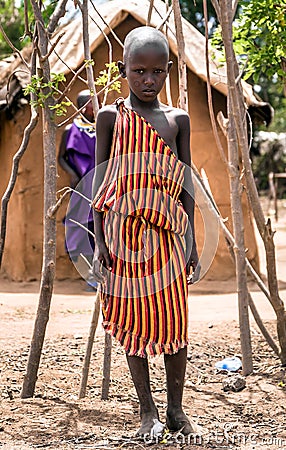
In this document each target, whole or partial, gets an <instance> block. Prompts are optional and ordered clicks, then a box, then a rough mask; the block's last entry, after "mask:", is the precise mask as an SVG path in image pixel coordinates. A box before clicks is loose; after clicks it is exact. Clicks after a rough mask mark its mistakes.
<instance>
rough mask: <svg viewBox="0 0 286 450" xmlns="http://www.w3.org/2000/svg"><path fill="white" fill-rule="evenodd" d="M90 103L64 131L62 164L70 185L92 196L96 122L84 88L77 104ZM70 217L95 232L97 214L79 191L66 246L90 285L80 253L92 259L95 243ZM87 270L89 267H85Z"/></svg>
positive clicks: (72, 200) (71, 205) (69, 213)
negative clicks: (95, 214)
mask: <svg viewBox="0 0 286 450" xmlns="http://www.w3.org/2000/svg"><path fill="white" fill-rule="evenodd" d="M84 105H86V106H85V107H84V108H83V110H82V111H81V114H79V115H78V116H77V117H76V118H75V119H74V120H73V122H72V124H71V125H69V126H68V127H67V128H66V129H65V131H64V132H63V135H62V139H61V143H60V148H59V155H58V163H59V164H60V166H61V167H62V169H64V171H65V172H67V173H68V175H69V177H70V185H71V187H72V188H74V189H76V191H78V192H81V193H82V194H84V195H85V196H86V197H87V198H91V191H92V179H93V175H94V167H95V142H96V138H95V122H94V114H93V107H92V103H91V98H90V92H89V91H88V90H84V91H81V92H79V94H78V96H77V107H78V108H79V109H80V108H82V107H83V106H84ZM70 219H73V220H76V221H77V222H79V223H82V224H83V225H84V226H86V227H88V229H89V230H90V231H91V232H93V231H94V226H93V217H92V212H91V211H90V205H89V203H88V201H83V200H82V197H81V196H80V195H78V194H77V193H73V194H72V195H71V198H70V203H69V208H68V211H67V215H66V217H65V220H64V223H65V228H66V249H67V252H68V254H69V256H70V258H71V260H72V261H73V263H74V265H75V266H76V268H77V270H78V271H79V273H80V274H81V275H82V276H83V277H84V278H87V279H88V286H91V288H92V286H93V285H94V287H95V286H96V283H94V281H93V279H92V278H93V277H92V276H91V274H89V272H88V266H87V264H86V263H85V262H84V261H81V257H80V255H84V257H85V258H86V259H88V260H90V262H91V261H92V257H93V252H94V242H93V239H90V237H89V236H90V235H89V234H87V233H86V232H85V230H84V229H83V228H81V227H80V226H79V225H78V224H76V223H74V222H72V221H71V220H70ZM83 269H85V270H83Z"/></svg>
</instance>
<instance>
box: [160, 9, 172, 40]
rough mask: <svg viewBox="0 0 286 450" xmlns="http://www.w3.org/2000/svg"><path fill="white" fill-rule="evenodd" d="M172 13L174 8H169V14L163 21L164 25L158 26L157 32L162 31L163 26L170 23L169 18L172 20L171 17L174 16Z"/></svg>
mask: <svg viewBox="0 0 286 450" xmlns="http://www.w3.org/2000/svg"><path fill="white" fill-rule="evenodd" d="M172 12H173V8H172V6H170V8H169V10H168V12H167V14H166V16H165V18H164V19H163V21H162V23H161V24H160V25H158V26H157V30H160V31H162V28H163V26H164V25H165V23H166V22H168V20H169V18H170V15H171V14H172ZM166 34H167V33H166Z"/></svg>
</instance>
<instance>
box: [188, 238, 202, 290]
mask: <svg viewBox="0 0 286 450" xmlns="http://www.w3.org/2000/svg"><path fill="white" fill-rule="evenodd" d="M191 268H192V270H191ZM186 270H187V283H188V284H193V283H196V282H197V281H198V280H199V278H200V272H201V266H200V263H199V257H198V252H197V247H196V244H195V243H193V246H192V251H191V254H190V257H189V260H188V263H187V266H186Z"/></svg>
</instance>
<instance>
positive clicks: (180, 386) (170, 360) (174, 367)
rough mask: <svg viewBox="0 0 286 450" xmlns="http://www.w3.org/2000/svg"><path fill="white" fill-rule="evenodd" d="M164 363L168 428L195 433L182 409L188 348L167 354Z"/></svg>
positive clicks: (184, 432) (185, 432)
mask: <svg viewBox="0 0 286 450" xmlns="http://www.w3.org/2000/svg"><path fill="white" fill-rule="evenodd" d="M164 361H165V368H166V378H167V400H168V409H167V427H168V428H169V429H170V430H173V431H179V430H181V431H182V433H183V434H185V435H187V434H190V433H192V432H193V431H194V430H193V428H192V426H191V424H190V421H189V419H188V418H187V416H186V414H185V413H184V411H183V409H182V399H183V390H184V379H185V372H186V363H187V347H185V348H183V349H181V350H179V352H178V353H175V354H174V355H166V354H165V355H164Z"/></svg>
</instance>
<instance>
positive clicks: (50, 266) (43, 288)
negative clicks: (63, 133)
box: [21, 0, 57, 398]
mask: <svg viewBox="0 0 286 450" xmlns="http://www.w3.org/2000/svg"><path fill="white" fill-rule="evenodd" d="M31 3H32V6H33V11H34V14H35V17H36V19H37V21H38V22H37V30H38V38H39V41H38V49H39V60H40V67H41V68H40V70H39V75H40V76H41V77H43V83H48V82H50V80H51V77H50V66H49V61H48V58H44V57H45V55H47V53H48V36H47V34H46V33H45V29H44V23H43V20H42V16H41V12H40V10H39V7H38V4H37V2H36V0H32V1H31ZM42 92H43V94H44V95H45V96H46V99H45V101H44V106H43V110H42V111H43V156H44V211H43V222H44V241H43V263H42V276H41V285H40V296H39V304H38V310H37V315H36V320H35V325H34V331H33V336H32V341H31V347H30V353H29V359H28V365H27V372H26V374H25V377H24V383H23V388H22V392H21V397H22V398H27V397H32V396H33V395H34V391H35V385H36V380H37V374H38V368H39V364H40V359H41V353H42V348H43V343H44V338H45V333H46V326H47V323H48V320H49V312H50V304H51V298H52V292H53V282H54V276H55V264H56V218H55V216H54V215H51V214H49V211H50V210H51V209H52V208H53V206H54V205H55V203H56V175H57V171H56V124H55V122H54V120H53V117H52V112H51V110H50V106H53V105H54V100H53V97H52V96H51V92H50V87H44V88H43V90H42Z"/></svg>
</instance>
